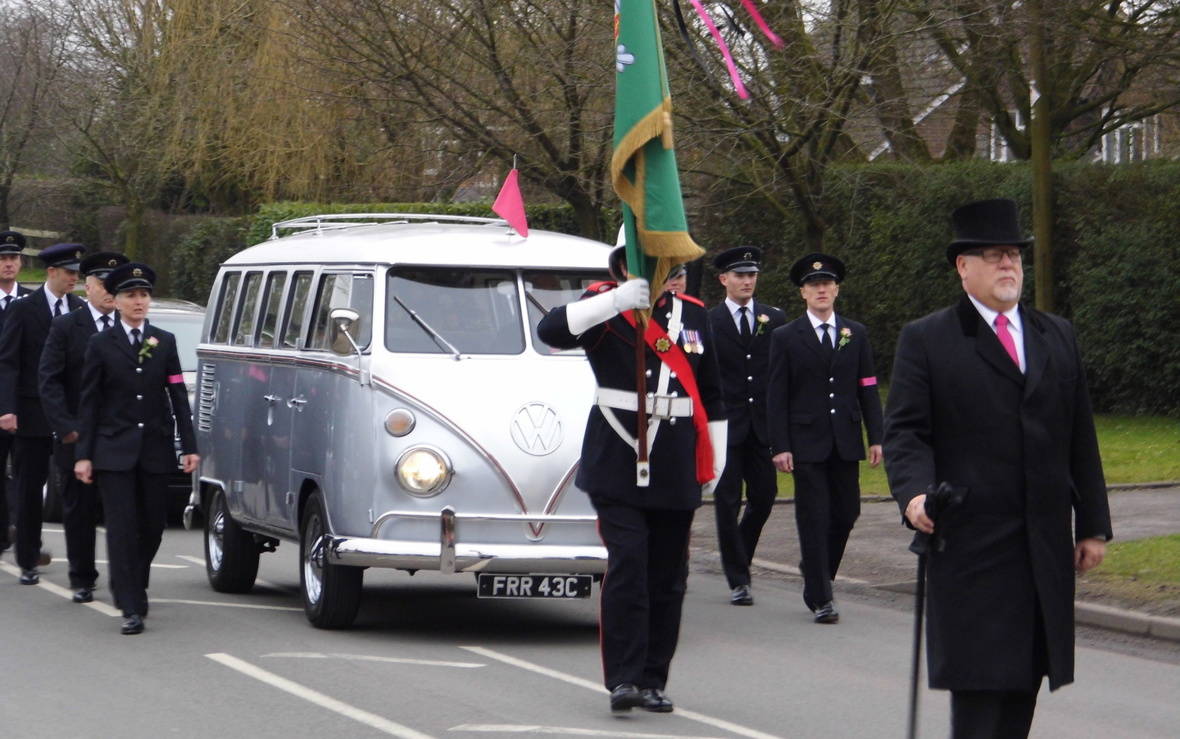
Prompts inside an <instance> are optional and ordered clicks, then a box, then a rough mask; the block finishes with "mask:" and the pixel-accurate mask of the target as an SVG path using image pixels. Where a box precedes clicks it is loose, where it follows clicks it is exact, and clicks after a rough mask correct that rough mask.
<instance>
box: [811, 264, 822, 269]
mask: <svg viewBox="0 0 1180 739" xmlns="http://www.w3.org/2000/svg"><path fill="white" fill-rule="evenodd" d="M823 266H824V263H823V262H812V263H811V268H812V269H819V268H821V267H823Z"/></svg>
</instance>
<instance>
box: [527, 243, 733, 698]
mask: <svg viewBox="0 0 1180 739" xmlns="http://www.w3.org/2000/svg"><path fill="white" fill-rule="evenodd" d="M618 252H619V250H616V253H618ZM624 274H625V271H624ZM648 305H649V289H648V283H647V281H646V280H642V279H632V280H627V281H625V282H622V283H621V284H618V285H617V286H616V284H615V283H599V284H597V285H594V286H591V288H590V289H589V290H588V291H587V292H586V294H585V295H584V296H583V298H582V300H579V301H577V302H575V303H571V304H569V305H565V306H560V307H558V308H555V309H554V310H552V311H550V312H549V314H548V315H547V316H545V317H544V318H543V319H542V320H541V322H540V324H539V325H538V327H537V332H538V335H539V336H540V337H541V339H542V340H543V341H545V342H546V343H548V344H549V345H551V346H554V347H557V348H561V349H572V348H575V347H582V348H583V349H585V351H586V356H587V358H588V359H589V360H590V367H591V368H592V369H593V371H594V377H595V379H596V380H597V382H598V390H597V392H596V402H595V405H594V407H592V408H591V409H590V416H589V418H588V419H587V422H586V435H585V438H584V439H583V442H582V459H581V464H580V465H579V467H578V476H577V480H576V484H577V486H578V487H579V488H580V489H581V490H584V491H585V492H586V493H587V494H588V495H589V496H590V500H591V502H592V503H593V504H594V509H595V511H597V513H598V528H599V533H600V535H601V536H602V540H603V543H604V544H605V545H606V548H607V557H608V562H607V573H606V577H605V579H604V580H603V583H602V605H601V611H600V619H601V620H600V631H601V645H602V663H603V672H604V678H605V680H604V682H605V684H606V687H607V689H608V690H610V691H611V696H610V705H611V710H612V711H629V710H630V709H631V708H634V707H643V708H645V709H647V710H649V711H657V712H668V711H671V710H672V709H673V705H672V701H671V700H670V699H669V698H668V696H667V695H666V694H665V693H664V688H665V685H666V683H667V680H668V668H669V665H670V664H671V661H672V655H673V653H674V652H675V651H676V643H677V640H678V638H679V632H680V610H681V605H682V603H683V600H684V592H685V588H686V584H687V580H688V537H689V531H690V528H691V526H692V518H693V513H694V511H695V510H696V509H697V508H698V507H699V506H700V505H701V489H702V485H705V484H707V483H710V482H711V481H713V480H715V479H716V477H717V476H718V475H719V474H720V470H721V467H723V466H724V458H723V457H724V451H725V441H724V439H725V421H724V420H723V419H724V417H725V416H724V406H723V405H722V399H721V387H720V382H719V378H718V376H717V363H716V360H715V359H714V357H713V355H714V348H713V340H712V336H711V334H710V331H709V322H708V317H707V315H706V311H705V308H704V306H703V305H701V304H700V303H699V301H696V300H695V299H692V298H687V297H685V296H683V295H673V294H672V293H668V292H665V293H663V294H662V295H661V296H660V297H659V298H658V299H657V300H656V302H655V305H654V306H652V321H651V322H650V324H649V326H648V329H647V331H646V333H645V337H646V338H645V339H643V338H641V339H639V340H643V341H644V342H645V344H646V345H647V351H646V368H647V369H646V376H647V382H646V396H647V398H646V401H647V410H648V413H649V415H648V418H649V424H648V429H647V442H648V447H649V448H650V458H649V462H648V466H647V467H646V468H641V467H639V466H638V465H637V462H636V456H637V455H636V449H637V448H638V447H637V443H636V436H637V434H636V431H637V429H636V418H637V414H636V413H635V410H636V408H637V407H638V404H637V398H636V391H635V380H636V377H635V374H636V367H635V342H636V340H637V331H636V328H635V327H634V324H633V321H634V316H635V311H633V309H635V308H647V307H648ZM713 440H715V441H716V443H715V444H714V441H713Z"/></svg>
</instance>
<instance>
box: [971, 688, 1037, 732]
mask: <svg viewBox="0 0 1180 739" xmlns="http://www.w3.org/2000/svg"><path fill="white" fill-rule="evenodd" d="M1036 707H1037V694H1036V692H1035V691H1034V692H1024V691H1016V690H955V691H952V692H951V737H952V739H1021V738H1022V737H1027V736H1028V732H1029V729H1030V728H1032V720H1033V711H1034V710H1035V709H1036Z"/></svg>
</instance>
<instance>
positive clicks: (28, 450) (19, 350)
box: [0, 244, 85, 585]
mask: <svg viewBox="0 0 1180 739" xmlns="http://www.w3.org/2000/svg"><path fill="white" fill-rule="evenodd" d="M84 252H85V249H84V248H83V247H82V245H81V244H54V245H53V246H50V247H48V248H46V249H42V250H41V253H40V254H39V255H37V256H38V258H39V259H40V260H41V262H42V263H43V264H44V265H45V267H46V277H45V284H44V285H42V286H41V289H39V290H34V291H33V292H32V294H30V295H27V296H25V297H23V298H21V299H20V300H17V301H15V302H13V303H12V304H11V305H9V307H8V311H10V312H11V313H10V315H9V316H8V317H7V318H6V319H5V321H4V330H3V332H0V429H3V430H5V431H11V432H13V433H15V434H16V444H15V446H16V450H15V460H16V475H15V478H16V486H17V505H16V563H17V565H19V566H20V568H21V577H20V581H21V583H22V584H24V585H35V584H36V583H37V582H38V580H39V579H40V576H39V573H38V572H37V565H38V563H39V562H40V561H42V560H43V559H44V557H42V555H41V489H42V487H43V486H44V485H45V480H46V478H47V477H48V475H49V457H50V455H51V454H52V453H53V430H52V429H51V428H50V426H49V421H48V420H47V419H46V418H45V413H44V411H43V410H42V409H41V396H40V390H39V388H38V382H37V378H38V373H39V371H40V365H41V349H42V348H43V347H44V346H45V337H46V336H47V335H48V334H49V323H50V321H51V320H53V319H54V318H55V317H57V316H61V315H65V314H66V313H69V312H70V311H72V310H76V309H78V308H80V307H82V305H83V303H82V300H81V298H78V297H77V296H75V295H73V294H72V291H73V289H74V285H75V284H77V282H78V261H79V260H80V259H81V258H82V254H83V253H84Z"/></svg>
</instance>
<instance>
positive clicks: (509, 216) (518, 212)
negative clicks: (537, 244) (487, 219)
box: [492, 167, 529, 239]
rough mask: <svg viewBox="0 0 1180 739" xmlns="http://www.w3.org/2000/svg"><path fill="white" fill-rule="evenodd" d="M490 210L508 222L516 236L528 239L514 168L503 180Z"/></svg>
mask: <svg viewBox="0 0 1180 739" xmlns="http://www.w3.org/2000/svg"><path fill="white" fill-rule="evenodd" d="M492 210H493V211H494V212H495V213H496V215H498V216H500V217H501V218H503V219H504V220H506V221H508V225H509V226H511V227H512V228H513V230H515V231H516V232H517V233H518V234H520V235H521V236H523V237H525V238H526V239H527V238H528V236H529V221H528V218H526V217H525V214H524V198H523V197H521V195H520V181H519V172H518V171H517V169H516V168H515V167H514V168H513V169H512V171H511V172H509V173H508V176H507V177H505V178H504V185H503V186H502V187H501V188H500V194H499V195H497V196H496V202H494V203H492Z"/></svg>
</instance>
